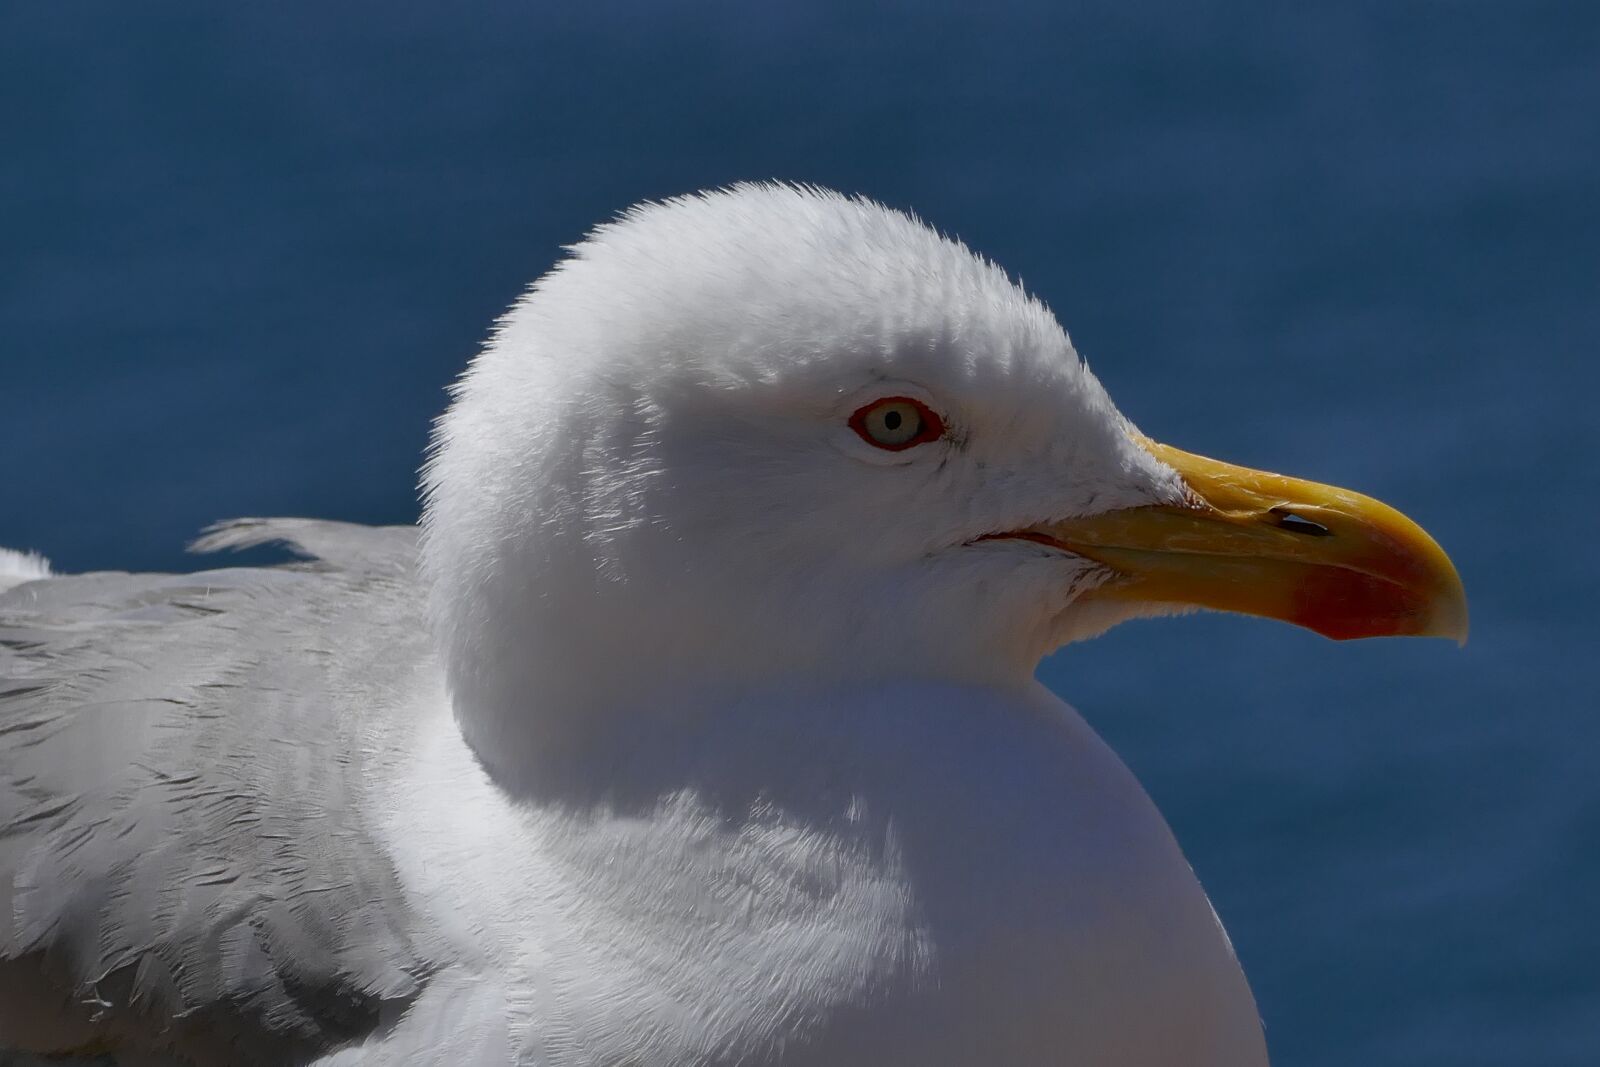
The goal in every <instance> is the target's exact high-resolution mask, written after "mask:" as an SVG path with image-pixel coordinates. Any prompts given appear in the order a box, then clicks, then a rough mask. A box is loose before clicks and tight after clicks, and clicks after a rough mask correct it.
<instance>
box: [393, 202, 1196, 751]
mask: <svg viewBox="0 0 1600 1067" xmlns="http://www.w3.org/2000/svg"><path fill="white" fill-rule="evenodd" d="M571 253H572V254H571V257H570V258H569V259H567V260H566V261H565V262H563V263H562V264H560V265H559V266H558V267H557V268H556V269H554V270H553V271H551V272H550V273H549V274H547V275H546V276H545V277H544V278H542V279H541V280H540V281H539V282H537V283H536V284H535V285H534V286H533V287H532V289H531V290H530V291H529V292H528V293H527V295H525V296H524V297H523V298H522V299H521V300H520V301H519V302H518V303H517V304H516V305H515V306H514V307H513V308H512V309H511V311H510V312H509V313H508V314H507V315H506V316H505V317H504V318H503V319H502V320H501V322H500V323H499V327H498V329H497V331H496V332H495V334H494V336H493V338H492V340H491V341H490V342H489V344H488V346H487V347H486V348H485V350H484V351H483V352H482V354H481V355H479V356H478V358H477V359H476V360H475V361H474V362H473V364H472V366H471V367H470V368H469V369H468V371H467V372H466V374H465V375H464V376H463V378H462V379H461V381H460V382H459V384H458V385H457V386H456V390H455V402H454V404H453V405H452V407H451V408H450V410H449V412H448V413H447V414H446V415H445V416H444V417H443V418H442V419H441V420H440V423H439V425H438V428H437V432H436V436H435V440H434V452H433V457H432V459H431V461H430V462H429V464H428V466H427V469H426V472H425V477H424V484H425V489H426V494H427V501H428V506H427V513H426V518H425V531H426V536H425V542H424V566H425V570H426V575H427V578H428V580H429V583H430V587H431V591H432V592H431V596H432V600H431V610H432V614H433V618H434V623H435V627H436V631H437V635H438V638H439V641H440V645H441V650H442V654H443V657H444V662H445V666H446V670H447V675H448V680H449V685H450V689H451V693H452V699H453V700H454V703H455V707H456V713H457V716H458V717H459V719H460V720H461V723H462V726H463V729H464V731H465V732H466V734H467V737H468V738H469V740H470V741H471V743H472V744H473V746H474V748H475V749H476V750H477V751H478V752H479V754H480V756H482V757H483V758H484V759H485V760H486V761H487V762H488V763H489V764H490V765H491V766H492V767H497V768H499V769H501V770H504V769H506V768H508V767H516V766H523V765H526V764H528V763H529V761H533V760H536V759H537V758H538V757H539V756H540V755H544V756H545V757H546V758H547V760H553V759H559V758H565V756H568V755H570V754H571V752H572V750H573V746H580V747H581V746H583V745H586V744H588V743H590V741H592V740H593V739H594V738H595V737H597V736H604V734H605V732H606V731H609V730H613V729H617V728H623V729H626V728H628V724H627V722H626V721H625V717H624V720H619V719H618V715H619V714H622V713H626V714H627V715H635V714H637V713H638V712H639V710H640V709H650V710H651V711H652V713H656V714H667V713H668V712H667V711H666V710H665V709H666V708H667V707H668V706H669V705H673V706H676V705H682V706H689V705H690V704H692V702H693V701H694V700H695V699H698V698H710V697H713V696H715V695H716V694H717V693H719V692H724V691H732V690H737V689H738V688H739V687H740V686H742V685H746V684H751V683H760V684H773V683H780V684H781V682H782V681H783V679H785V678H790V677H793V678H796V679H816V678H818V677H822V678H824V679H850V678H859V679H861V680H885V679H887V680H893V679H941V680H951V681H959V682H980V683H984V684H1011V683H1016V684H1022V683H1025V682H1026V681H1027V679H1028V678H1029V677H1030V676H1031V674H1032V671H1033V668H1034V666H1035V665H1036V663H1037V661H1038V659H1039V658H1040V657H1041V656H1043V655H1044V654H1046V653H1047V652H1049V651H1050V650H1052V649H1053V648H1055V647H1057V646H1058V645H1060V644H1062V643H1064V642H1065V641H1068V640H1071V639H1074V638H1076V637H1080V636H1083V635H1085V634H1090V633H1096V632H1099V631H1100V630H1103V629H1104V628H1105V627H1106V626H1109V625H1111V624H1113V623H1115V622H1116V621H1118V620H1120V619H1121V618H1124V617H1127V615H1129V614H1132V613H1133V611H1132V610H1131V609H1115V608H1107V607H1106V606H1104V605H1101V604H1096V605H1094V606H1092V607H1091V606H1089V605H1081V606H1079V608H1078V609H1077V610H1075V607H1074V597H1075V596H1076V595H1077V594H1078V593H1079V592H1081V591H1082V590H1083V589H1084V588H1086V587H1088V586H1089V585H1092V584H1093V583H1094V582H1096V581H1098V577H1097V575H1098V573H1099V572H1097V571H1096V570H1095V568H1094V566H1093V565H1092V564H1091V563H1089V562H1088V561H1086V560H1082V559H1079V558H1076V557H1073V556H1070V555H1066V554H1064V553H1061V552H1059V551H1053V550H1046V549H1044V548H1041V547H1040V546H1036V545H1030V544H1028V543H1026V542H1019V541H985V542H982V543H978V544H974V543H973V541H974V539H976V538H979V537H982V536H983V535H984V534H988V533H995V532H1001V531H1007V530H1016V529H1021V528H1024V527H1026V526H1028V525H1030V524H1032V523H1036V522H1040V521H1044V520H1050V519H1061V518H1066V517H1073V516H1080V515H1087V514H1092V513H1096V512H1099V511H1106V510H1111V509H1115V508H1121V507H1129V506H1135V505H1139V504H1147V503H1154V502H1172V501H1176V500H1178V499H1180V497H1181V489H1180V485H1179V481H1178V478H1177V476H1176V474H1175V473H1173V472H1172V471H1171V470H1170V469H1169V468H1167V467H1165V466H1164V465H1162V464H1160V463H1159V462H1158V461H1156V460H1155V459H1154V458H1153V457H1152V456H1151V455H1150V454H1149V452H1147V451H1146V450H1145V449H1144V448H1142V447H1140V446H1139V445H1137V444H1136V443H1135V442H1134V441H1133V440H1132V439H1131V438H1130V433H1129V430H1130V427H1129V426H1128V424H1127V422H1126V421H1125V420H1124V418H1123V417H1122V416H1121V415H1120V414H1119V413H1118V412H1117V410H1116V408H1115V407H1114V406H1113V405H1112V403H1111V400H1110V398H1109V397H1108V396H1107V395H1106V393H1105V390H1104V389H1103V388H1102V387H1101V385H1100V383H1099V382H1098V381H1097V380H1096V379H1095V377H1094V376H1093V375H1092V374H1091V373H1090V372H1089V370H1088V368H1087V367H1086V366H1085V365H1084V363H1083V362H1082V360H1081V359H1080V358H1079V356H1078V354H1077V353H1076V352H1075V351H1074V350H1073V348H1072V345H1071V342H1070V341H1069V340H1068V338H1067V335H1066V333H1065V332H1064V331H1063V330H1062V329H1061V327H1060V325H1058V324H1057V322H1056V321H1055V319H1054V317H1053V316H1052V315H1051V314H1050V313H1049V311H1048V310H1047V309H1046V308H1045V307H1044V306H1043V305H1042V304H1040V303H1039V302H1038V301H1037V300H1035V299H1034V298H1032V297H1030V296H1028V295H1027V294H1026V293H1024V292H1023V291H1022V289H1020V288H1019V287H1018V286H1017V285H1016V284H1014V283H1013V282H1012V281H1011V280H1010V279H1009V278H1008V277H1007V276H1006V275H1005V274H1004V272H1002V271H1001V270H1000V269H999V268H997V267H995V266H994V265H993V264H991V263H988V262H986V261H985V260H983V259H981V258H979V257H978V256H976V255H974V254H973V253H972V252H970V251H969V250H968V249H967V248H966V247H965V246H964V245H962V244H960V243H958V242H955V241H952V240H949V239H947V238H945V237H942V236H940V235H939V234H937V233H935V232H934V231H933V230H931V229H930V228H928V227H927V226H926V225H924V224H923V223H921V222H920V221H918V220H917V219H915V218H912V217H910V216H907V215H905V214H902V213H900V212H898V211H893V210H889V209H887V208H884V207H882V206H880V205H878V204H874V203H871V202H868V201H865V200H859V199H848V198H845V197H842V196H840V195H838V194H835V193H831V192H826V191H822V190H816V189H809V188H799V187H794V186H771V185H760V186H756V185H742V186H738V187H735V188H732V189H729V190H726V191H721V192H715V193H707V194H702V195H697V196H689V197H683V198H680V199H675V200H670V201H667V202H665V203H660V204H649V205H644V206H640V207H636V208H634V209H632V210H631V211H629V212H627V213H626V214H625V215H623V216H622V217H621V218H620V219H619V220H618V221H616V222H613V223H610V224H608V225H604V226H601V227H599V228H598V229H597V230H595V231H594V232H593V233H592V234H590V235H589V236H588V237H587V238H586V239H585V240H584V241H582V242H581V243H580V244H578V245H576V246H575V247H573V248H572V249H571ZM896 395H903V396H912V397H916V398H919V399H921V400H923V401H924V402H925V403H926V404H927V405H928V406H929V407H930V408H931V409H933V410H934V411H935V412H937V413H938V414H939V415H940V417H941V418H942V419H943V421H944V423H945V426H946V427H947V429H948V432H947V433H946V435H945V437H944V438H943V439H941V440H939V441H935V442H931V443H929V444H927V445H924V446H920V447H917V448H913V449H909V450H906V451H904V452H886V451H881V450H878V449H875V448H873V447H871V446H870V445H868V444H867V443H866V442H864V441H863V440H861V439H860V438H859V437H858V436H857V435H856V434H855V433H854V432H853V431H852V430H851V429H850V427H849V425H848V420H849V417H850V415H851V413H852V412H854V411H855V410H857V409H859V408H860V407H862V406H863V405H864V404H866V403H868V402H870V401H871V400H873V399H874V398H877V397H880V396H896ZM667 694H678V695H679V696H680V697H681V698H682V699H681V700H679V701H676V702H674V701H673V700H670V699H668V696H667ZM557 753H560V754H562V755H561V756H557V755H556V754H557Z"/></svg>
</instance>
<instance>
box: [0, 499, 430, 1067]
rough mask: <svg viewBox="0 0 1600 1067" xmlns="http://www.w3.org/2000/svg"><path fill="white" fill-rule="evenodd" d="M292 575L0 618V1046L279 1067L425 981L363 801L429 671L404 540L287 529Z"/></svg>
mask: <svg viewBox="0 0 1600 1067" xmlns="http://www.w3.org/2000/svg"><path fill="white" fill-rule="evenodd" d="M268 540H290V541H292V542H293V547H294V548H296V549H297V550H298V551H299V553H300V554H301V555H303V556H306V557H308V558H307V559H306V560H304V561H303V562H299V563H295V564H292V565H289V566H281V567H250V568H230V569H220V570H211V571H202V572H198V573H194V574H184V575H149V574H146V575H133V574H88V575H80V576H72V577H56V578H51V579H49V580H46V581H40V582H32V583H29V584H27V585H24V586H20V587H18V588H16V589H13V590H11V591H10V592H9V593H6V594H5V595H3V596H0V916H4V917H5V921H4V922H3V923H0V1032H3V1033H5V1034H6V1035H7V1043H8V1044H12V1043H14V1044H19V1045H21V1047H23V1048H31V1049H34V1050H38V1051H55V1050H63V1049H83V1048H91V1049H93V1048H101V1049H116V1048H127V1049H130V1050H138V1051H141V1052H145V1053H175V1054H177V1055H179V1056H184V1057H192V1058H201V1059H204V1058H211V1059H216V1060H217V1061H218V1062H241V1063H243V1062H253V1061H254V1060H256V1059H262V1060H265V1061H270V1062H281V1061H282V1060H284V1059H285V1058H295V1057H297V1056H301V1055H304V1054H309V1053H312V1052H315V1051H318V1050H321V1049H324V1048H327V1047H330V1046H331V1045H335V1044H338V1043H340V1042H341V1041H346V1040H351V1039H355V1038H358V1037H360V1036H361V1035H362V1034H364V1033H366V1032H367V1031H369V1030H370V1029H371V1028H372V1027H374V1026H375V1025H377V1024H378V1023H379V1021H380V1019H381V1018H382V1017H383V1016H385V1014H386V1013H390V1012H392V1011H396V1010H399V1009H400V1008H401V1007H403V1006H404V1004H405V1003H406V1002H408V1000H409V999H410V998H412V997H414V996H415V995H416V993H417V992H418V989H419V987H420V984H421V983H422V982H424V981H425V979H426V975H427V973H428V969H429V964H428V961H427V959H426V953H425V951H424V950H422V949H421V948H419V946H418V945H417V944H416V940H415V938H414V937H413V931H412V930H411V928H410V926H409V924H408V914H407V912H406V910H405V908H404V906H403V903H402V900H401V894H400V892H399V890H398V887H397V884H396V879H395V875H394V872H393V870H392V869H391V867H390V866H389V863H388V860H387V858H386V857H385V855H384V853H383V850H382V848H381V846H380V844H379V843H378V841H377V838H376V836H375V835H374V834H373V833H372V830H371V827H370V826H369V825H368V817H367V815H366V813H365V809H364V799H365V798H364V796H363V793H362V790H363V788H364V784H363V783H364V781H365V779H366V778H367V777H369V776H371V775H373V774H378V775H381V773H382V769H383V764H384V763H385V761H386V760H388V759H390V758H391V753H392V752H393V751H394V747H395V745H396V744H397V743H398V736H399V735H401V734H403V731H404V729H405V723H404V722H402V721H397V716H399V715H400V714H401V711H400V710H399V709H401V708H403V706H404V702H403V700H400V699H398V698H397V692H398V691H399V690H400V689H402V688H403V687H404V686H405V685H406V684H407V679H408V678H412V677H414V676H415V674H416V672H417V671H419V670H427V669H430V668H429V666H428V663H427V660H428V655H429V654H428V652H427V645H426V640H425V637H424V635H423V630H422V622H421V608H420V604H419V598H418V595H417V592H416V589H415V580H414V578H413V576H412V575H413V571H414V567H415V534H414V532H413V531H411V530H409V529H404V528H393V529H375V528H363V527H355V526H347V525H345V524H337V523H312V522H308V521H305V520H255V521H249V522H246V523H242V524H234V525H229V526H224V527H219V528H216V529H214V530H213V531H211V532H210V533H209V534H208V535H207V538H206V539H204V540H203V541H202V542H201V547H203V548H230V547H247V546H249V545H252V544H256V543H261V542H264V541H268Z"/></svg>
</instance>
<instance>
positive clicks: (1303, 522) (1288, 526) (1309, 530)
mask: <svg viewBox="0 0 1600 1067" xmlns="http://www.w3.org/2000/svg"><path fill="white" fill-rule="evenodd" d="M1272 516H1273V517H1274V518H1276V519H1277V520H1278V525H1279V526H1280V527H1282V528H1283V529H1285V530H1288V531H1289V532H1290V533H1297V534H1305V535H1306V536H1307V537H1327V536H1328V535H1329V534H1331V533H1333V531H1332V530H1330V529H1328V528H1327V527H1326V526H1324V525H1322V523H1320V522H1312V521H1311V520H1310V519H1308V518H1306V517H1305V516H1304V515H1296V514H1295V513H1294V512H1292V511H1290V510H1289V509H1288V508H1273V509H1272Z"/></svg>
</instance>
